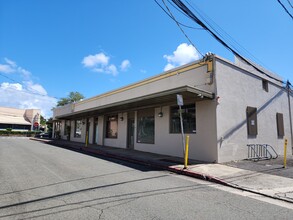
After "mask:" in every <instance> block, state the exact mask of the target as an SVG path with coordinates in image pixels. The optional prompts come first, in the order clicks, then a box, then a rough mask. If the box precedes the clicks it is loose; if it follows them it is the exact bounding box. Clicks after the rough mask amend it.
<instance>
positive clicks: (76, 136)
mask: <svg viewBox="0 0 293 220" xmlns="http://www.w3.org/2000/svg"><path fill="white" fill-rule="evenodd" d="M77 122H80V123H79V124H80V126H81V127H80V134H79V135H77V133H76V132H77ZM81 132H82V120H81V119H76V120H74V137H75V138H81Z"/></svg>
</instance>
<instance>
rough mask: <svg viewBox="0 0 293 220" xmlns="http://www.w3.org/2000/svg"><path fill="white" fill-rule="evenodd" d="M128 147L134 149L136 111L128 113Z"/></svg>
mask: <svg viewBox="0 0 293 220" xmlns="http://www.w3.org/2000/svg"><path fill="white" fill-rule="evenodd" d="M127 148H128V149H134V112H131V113H129V114H128V120H127Z"/></svg>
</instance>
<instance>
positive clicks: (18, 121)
mask: <svg viewBox="0 0 293 220" xmlns="http://www.w3.org/2000/svg"><path fill="white" fill-rule="evenodd" d="M0 124H15V125H31V123H30V122H28V121H26V120H25V119H24V117H22V116H14V115H0Z"/></svg>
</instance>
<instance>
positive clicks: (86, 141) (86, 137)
mask: <svg viewBox="0 0 293 220" xmlns="http://www.w3.org/2000/svg"><path fill="white" fill-rule="evenodd" d="M88 139H89V138H88V132H86V136H85V146H86V147H87V145H88V141H89V140H88Z"/></svg>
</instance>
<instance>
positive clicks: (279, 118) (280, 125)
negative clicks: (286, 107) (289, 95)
mask: <svg viewBox="0 0 293 220" xmlns="http://www.w3.org/2000/svg"><path fill="white" fill-rule="evenodd" d="M276 122H277V134H278V138H283V137H284V136H285V127H284V116H283V113H276Z"/></svg>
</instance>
